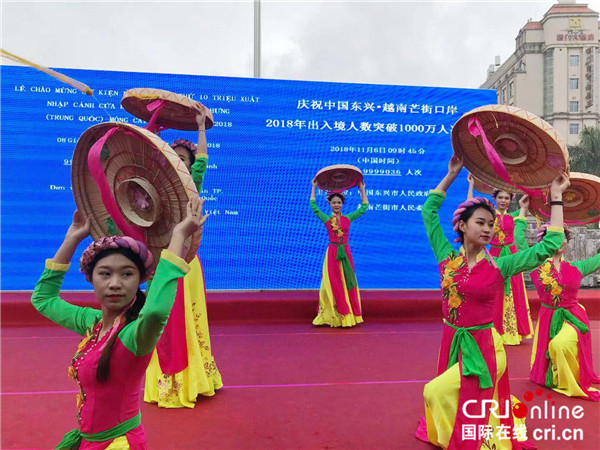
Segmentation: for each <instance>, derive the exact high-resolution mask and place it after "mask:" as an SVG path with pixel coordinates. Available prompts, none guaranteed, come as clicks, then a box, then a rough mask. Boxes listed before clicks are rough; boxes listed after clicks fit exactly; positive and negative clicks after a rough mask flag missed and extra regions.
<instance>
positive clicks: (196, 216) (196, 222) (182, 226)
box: [173, 197, 210, 239]
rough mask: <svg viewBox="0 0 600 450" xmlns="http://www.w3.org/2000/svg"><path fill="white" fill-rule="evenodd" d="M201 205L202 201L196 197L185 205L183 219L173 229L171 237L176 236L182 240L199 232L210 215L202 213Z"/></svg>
mask: <svg viewBox="0 0 600 450" xmlns="http://www.w3.org/2000/svg"><path fill="white" fill-rule="evenodd" d="M203 205H204V199H202V200H201V199H199V198H198V197H194V198H192V199H191V200H190V201H189V202H188V204H187V207H186V210H187V213H186V216H185V218H184V219H183V220H182V221H181V222H179V223H178V224H177V225H175V228H173V235H176V234H178V235H179V236H181V237H182V238H183V239H187V238H188V237H190V236H191V235H192V234H194V233H196V232H198V231H200V229H201V228H202V227H203V226H204V222H206V219H208V216H209V215H210V214H206V215H204V214H203V213H202V206H203Z"/></svg>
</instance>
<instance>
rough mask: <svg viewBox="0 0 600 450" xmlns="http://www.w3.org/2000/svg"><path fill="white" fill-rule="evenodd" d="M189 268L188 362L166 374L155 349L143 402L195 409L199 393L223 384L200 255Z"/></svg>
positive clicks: (186, 286) (209, 393)
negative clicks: (214, 352) (213, 347)
mask: <svg viewBox="0 0 600 450" xmlns="http://www.w3.org/2000/svg"><path fill="white" fill-rule="evenodd" d="M190 267H191V270H190V271H189V272H188V274H187V275H186V276H185V277H184V278H183V285H184V305H185V306H184V308H185V337H186V343H187V353H188V357H187V359H188V365H187V367H186V368H185V369H184V370H182V371H181V372H179V373H176V374H171V375H166V374H164V373H163V372H162V371H161V369H160V364H159V362H158V355H157V353H156V350H154V352H153V353H152V359H151V360H150V365H149V366H148V369H146V382H145V388H144V401H145V402H148V403H158V406H160V407H163V408H183V407H186V408H193V407H194V405H195V402H196V398H197V397H198V396H199V395H203V396H212V395H214V394H215V391H216V390H218V389H220V388H222V387H223V382H222V380H221V374H220V373H219V370H218V369H217V365H216V364H215V360H214V358H213V356H212V350H211V346H210V335H209V333H208V317H207V314H206V298H205V291H204V276H203V274H202V268H201V266H200V261H199V260H198V258H194V259H193V260H192V262H191V263H190Z"/></svg>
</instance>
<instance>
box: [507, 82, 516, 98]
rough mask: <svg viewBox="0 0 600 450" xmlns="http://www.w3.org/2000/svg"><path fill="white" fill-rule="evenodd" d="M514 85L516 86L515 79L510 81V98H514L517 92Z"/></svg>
mask: <svg viewBox="0 0 600 450" xmlns="http://www.w3.org/2000/svg"><path fill="white" fill-rule="evenodd" d="M514 86H515V83H514V82H513V81H511V82H510V83H508V98H512V97H513V95H514V94H515V89H514Z"/></svg>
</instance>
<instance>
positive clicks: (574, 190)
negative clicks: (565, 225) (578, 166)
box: [530, 172, 600, 223]
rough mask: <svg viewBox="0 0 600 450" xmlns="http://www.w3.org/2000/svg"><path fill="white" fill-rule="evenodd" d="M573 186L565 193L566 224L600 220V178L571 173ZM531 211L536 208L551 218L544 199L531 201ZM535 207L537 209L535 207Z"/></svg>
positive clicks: (548, 207) (564, 211)
mask: <svg viewBox="0 0 600 450" xmlns="http://www.w3.org/2000/svg"><path fill="white" fill-rule="evenodd" d="M570 181H571V185H570V186H569V187H568V188H567V189H566V191H565V192H563V201H564V202H565V205H564V207H563V214H564V218H565V222H570V223H577V222H582V223H592V222H594V221H598V219H599V218H600V178H599V177H597V176H594V175H589V174H587V173H579V172H571V177H570ZM530 202H531V204H532V206H530V211H531V212H532V213H533V214H536V213H537V211H536V208H537V209H538V210H539V211H541V212H542V214H544V215H546V216H550V206H549V205H547V204H546V202H544V201H543V199H539V198H532V199H530ZM533 205H535V207H534V206H533Z"/></svg>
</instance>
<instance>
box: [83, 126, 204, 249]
mask: <svg viewBox="0 0 600 450" xmlns="http://www.w3.org/2000/svg"><path fill="white" fill-rule="evenodd" d="M98 180H102V181H98ZM71 181H72V186H73V196H74V197H75V203H76V205H77V209H78V210H79V211H80V212H82V213H83V215H84V216H85V217H91V220H92V223H91V236H92V238H93V239H99V238H100V237H104V236H112V235H128V236H131V237H134V238H136V239H139V240H142V241H143V242H144V243H145V244H146V245H147V246H148V249H149V250H150V251H151V252H152V254H153V256H154V257H155V261H158V258H159V257H160V252H161V250H162V249H164V248H167V246H168V245H169V242H170V240H171V235H172V232H173V228H174V227H175V225H177V224H178V223H179V222H180V221H181V220H182V219H183V218H184V217H185V215H186V213H187V209H186V206H187V202H188V201H189V199H191V198H193V197H197V196H198V192H197V191H196V186H195V184H194V181H193V180H192V177H191V176H190V174H189V172H188V170H187V168H186V167H185V165H184V164H183V162H182V161H181V159H180V158H179V156H177V154H176V153H175V152H174V151H173V149H172V148H171V147H169V145H168V144H167V143H166V142H164V141H163V140H162V139H160V138H159V137H158V136H156V135H155V134H154V133H151V132H150V131H148V130H146V129H143V128H140V127H137V126H135V125H131V124H127V123H100V124H98V125H94V126H93V127H91V128H88V129H87V130H86V131H85V132H84V133H83V134H82V135H81V137H80V138H79V141H78V142H77V145H76V147H75V152H74V154H73V164H72V167H71ZM111 205H112V206H111ZM199 233H201V232H199ZM200 237H201V234H199V235H197V236H192V237H191V238H189V239H188V241H187V242H186V243H185V245H186V247H187V248H188V252H187V255H186V260H188V261H189V260H191V259H192V258H193V257H194V255H195V254H196V252H197V251H198V246H199V243H200Z"/></svg>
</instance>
